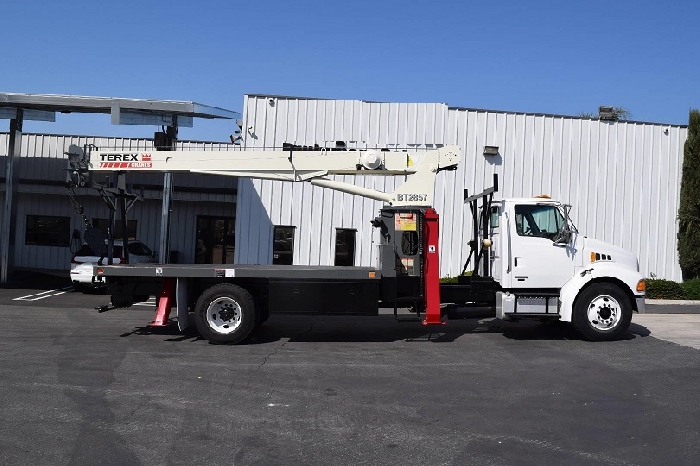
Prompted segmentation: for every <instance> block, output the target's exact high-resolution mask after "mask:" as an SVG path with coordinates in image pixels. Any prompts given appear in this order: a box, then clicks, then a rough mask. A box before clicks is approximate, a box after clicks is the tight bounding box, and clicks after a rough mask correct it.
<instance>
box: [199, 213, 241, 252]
mask: <svg viewBox="0 0 700 466" xmlns="http://www.w3.org/2000/svg"><path fill="white" fill-rule="evenodd" d="M235 230H236V219H235V218H233V217H210V216H205V215H197V235H196V238H195V241H196V245H195V254H194V263H195V264H233V253H234V246H235V244H236V234H235Z"/></svg>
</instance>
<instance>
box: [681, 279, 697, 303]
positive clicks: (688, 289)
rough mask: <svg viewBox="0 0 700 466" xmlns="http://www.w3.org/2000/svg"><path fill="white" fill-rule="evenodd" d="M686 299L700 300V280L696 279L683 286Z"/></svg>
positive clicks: (684, 283)
mask: <svg viewBox="0 0 700 466" xmlns="http://www.w3.org/2000/svg"><path fill="white" fill-rule="evenodd" d="M681 286H682V287H683V291H684V292H685V299H693V300H700V278H694V279H693V280H688V281H687V282H683V283H682V284H681Z"/></svg>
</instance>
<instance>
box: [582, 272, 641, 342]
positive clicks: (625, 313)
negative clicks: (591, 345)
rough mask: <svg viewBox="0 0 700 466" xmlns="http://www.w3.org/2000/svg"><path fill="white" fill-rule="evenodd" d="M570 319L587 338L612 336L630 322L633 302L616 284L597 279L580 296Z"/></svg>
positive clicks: (601, 339) (596, 339)
mask: <svg viewBox="0 0 700 466" xmlns="http://www.w3.org/2000/svg"><path fill="white" fill-rule="evenodd" d="M573 320H574V325H575V326H576V328H577V329H578V331H579V332H581V334H582V335H583V336H584V337H585V338H586V339H588V340H591V341H604V340H615V339H617V338H619V337H620V335H622V334H623V333H624V332H625V331H627V329H628V328H629V326H630V322H631V321H632V303H631V302H630V299H629V297H628V296H627V294H626V293H625V292H624V291H622V290H621V289H620V288H619V287H618V286H616V285H613V284H612V283H596V284H593V285H591V286H590V287H589V288H586V289H585V290H584V291H583V292H582V293H581V295H580V296H579V298H578V300H577V301H576V306H575V308H574V319H573Z"/></svg>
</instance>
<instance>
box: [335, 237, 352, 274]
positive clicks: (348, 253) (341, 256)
mask: <svg viewBox="0 0 700 466" xmlns="http://www.w3.org/2000/svg"><path fill="white" fill-rule="evenodd" d="M356 233H357V230H352V229H348V228H336V229H335V265H340V266H348V267H351V266H353V265H355V234H356Z"/></svg>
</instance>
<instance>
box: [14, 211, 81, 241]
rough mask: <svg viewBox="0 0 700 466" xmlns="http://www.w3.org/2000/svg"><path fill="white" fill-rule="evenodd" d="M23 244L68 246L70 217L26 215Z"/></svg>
mask: <svg viewBox="0 0 700 466" xmlns="http://www.w3.org/2000/svg"><path fill="white" fill-rule="evenodd" d="M24 244H26V245H33V246H61V247H69V246H70V217H53V216H48V215H27V229H26V232H25V234H24Z"/></svg>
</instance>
